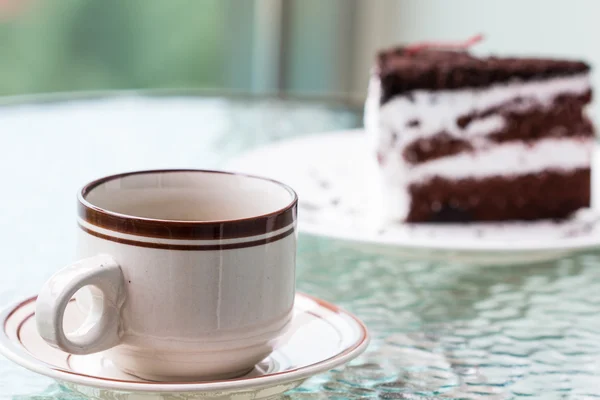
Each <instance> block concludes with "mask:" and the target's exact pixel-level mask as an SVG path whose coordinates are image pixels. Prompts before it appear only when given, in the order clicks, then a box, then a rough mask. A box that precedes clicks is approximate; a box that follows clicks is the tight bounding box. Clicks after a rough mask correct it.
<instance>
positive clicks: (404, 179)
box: [379, 138, 594, 219]
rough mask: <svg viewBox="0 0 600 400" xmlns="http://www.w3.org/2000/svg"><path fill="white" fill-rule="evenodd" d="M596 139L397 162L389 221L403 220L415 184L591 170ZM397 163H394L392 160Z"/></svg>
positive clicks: (385, 201) (389, 186) (387, 196)
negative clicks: (426, 160) (550, 171)
mask: <svg viewBox="0 0 600 400" xmlns="http://www.w3.org/2000/svg"><path fill="white" fill-rule="evenodd" d="M593 148H594V139H593V138H585V139H573V138H564V139H556V138H552V139H542V140H539V141H537V142H535V143H534V144H532V145H528V144H526V143H524V142H507V143H502V144H498V145H494V146H490V147H489V148H487V149H485V150H483V149H482V150H480V151H477V152H463V153H459V154H456V155H453V156H448V157H443V158H439V159H435V160H431V161H428V162H425V163H422V164H417V165H415V166H410V165H408V164H406V163H403V160H402V159H401V158H398V159H396V160H395V161H396V162H400V163H402V165H398V164H397V165H395V166H393V167H392V168H394V171H395V173H394V174H389V172H390V169H384V170H383V172H384V173H385V172H387V174H385V175H384V181H383V182H382V186H381V189H382V191H381V198H380V199H379V201H381V202H382V203H381V204H382V205H383V207H384V209H385V211H384V214H385V217H386V218H393V219H403V218H405V217H406V215H407V213H408V207H409V204H410V200H409V195H408V191H407V188H408V186H409V185H411V184H413V183H420V182H426V181H427V180H429V179H431V178H433V177H440V178H446V179H452V180H459V179H467V178H475V179H484V178H488V177H491V176H511V175H512V176H518V175H525V174H531V173H539V172H542V171H546V170H552V171H565V172H568V171H572V170H574V169H577V168H590V166H591V162H592V155H593ZM392 161H393V160H392ZM398 171H402V172H401V173H399V172H398Z"/></svg>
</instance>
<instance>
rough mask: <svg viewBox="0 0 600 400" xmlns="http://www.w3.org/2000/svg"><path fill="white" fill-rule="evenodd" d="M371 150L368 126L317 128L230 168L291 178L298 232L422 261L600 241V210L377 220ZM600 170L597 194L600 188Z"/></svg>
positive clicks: (512, 255)
mask: <svg viewBox="0 0 600 400" xmlns="http://www.w3.org/2000/svg"><path fill="white" fill-rule="evenodd" d="M369 148H370V146H369V144H368V143H367V135H366V133H365V132H364V131H363V130H351V131H338V132H329V133H323V134H314V135H310V136H304V137H300V138H296V139H291V140H287V141H282V142H277V143H274V144H272V145H269V146H267V147H263V148H259V149H257V150H254V151H250V152H248V153H246V154H244V155H242V156H241V157H239V158H237V159H235V160H233V161H232V162H231V163H230V164H229V165H228V168H229V169H230V170H233V171H239V172H245V173H251V174H257V175H262V176H267V177H270V178H273V179H276V180H279V181H282V182H285V183H287V184H289V185H290V186H292V187H293V188H294V189H295V190H296V191H297V192H298V194H299V198H300V204H299V206H300V209H299V216H300V217H299V225H298V228H299V230H300V232H304V233H309V234H312V235H317V236H324V237H329V238H334V239H339V240H343V241H346V242H351V243H352V245H353V247H356V245H360V246H361V247H364V248H367V249H368V250H375V251H379V252H382V251H383V252H392V253H395V254H401V255H403V256H408V257H410V258H418V259H431V260H445V261H446V260H456V261H461V262H473V263H483V264H512V263H521V262H536V261H545V260H551V259H555V258H559V257H562V256H564V255H567V254H569V253H572V252H575V251H581V250H588V249H592V248H597V247H599V246H600V223H599V221H600V213H598V212H596V211H594V210H582V212H580V213H577V214H576V215H575V216H574V217H572V218H571V219H569V220H566V221H564V222H560V223H558V222H552V221H536V222H528V223H518V222H511V223H471V224H407V223H401V222H396V223H386V224H381V223H378V222H376V218H373V212H374V209H376V208H377V206H376V205H374V204H373V196H372V195H369V193H370V192H372V190H377V189H376V187H375V186H374V183H373V181H374V179H373V177H374V176H375V175H374V174H377V171H376V167H374V165H373V164H374V162H373V161H372V158H373V157H372V154H371V153H370V152H369ZM598 167H600V165H598ZM596 171H598V169H597V168H596ZM598 175H599V174H595V176H594V182H593V187H592V188H593V192H597V190H598V189H599V188H600V182H598ZM594 194H595V193H594ZM593 197H594V198H598V196H593Z"/></svg>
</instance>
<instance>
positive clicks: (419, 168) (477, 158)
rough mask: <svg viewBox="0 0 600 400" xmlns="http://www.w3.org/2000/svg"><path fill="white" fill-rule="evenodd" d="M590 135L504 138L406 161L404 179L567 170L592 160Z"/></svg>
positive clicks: (421, 179)
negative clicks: (530, 141)
mask: <svg viewBox="0 0 600 400" xmlns="http://www.w3.org/2000/svg"><path fill="white" fill-rule="evenodd" d="M592 150H593V139H589V138H587V139H572V138H564V139H557V138H552V139H542V140H539V141H537V142H535V143H534V144H531V145H529V144H527V143H524V142H507V143H502V144H497V145H492V146H490V147H489V148H487V149H485V150H484V149H482V150H479V151H474V152H462V153H458V154H456V155H453V156H448V157H441V158H438V159H434V160H431V161H427V162H424V163H421V164H417V165H414V166H408V165H406V166H405V168H406V178H407V180H406V183H408V184H411V183H414V182H423V181H426V180H428V179H430V178H432V177H434V176H438V177H442V178H449V179H465V178H476V179H481V178H486V177H490V176H495V175H502V176H506V175H523V174H531V173H538V172H542V171H544V170H548V169H551V170H555V171H569V170H573V169H577V168H588V167H589V166H590V164H591V157H592Z"/></svg>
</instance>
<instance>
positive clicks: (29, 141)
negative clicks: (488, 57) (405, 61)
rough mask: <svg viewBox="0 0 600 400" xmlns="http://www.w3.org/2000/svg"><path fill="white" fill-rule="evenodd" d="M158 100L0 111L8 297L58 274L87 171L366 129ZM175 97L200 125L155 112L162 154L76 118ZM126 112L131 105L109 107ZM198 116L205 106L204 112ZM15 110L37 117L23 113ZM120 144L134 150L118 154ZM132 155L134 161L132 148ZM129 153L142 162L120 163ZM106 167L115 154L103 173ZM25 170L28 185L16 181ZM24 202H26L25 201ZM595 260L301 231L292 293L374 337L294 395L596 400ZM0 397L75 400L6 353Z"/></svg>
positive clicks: (2, 294)
mask: <svg viewBox="0 0 600 400" xmlns="http://www.w3.org/2000/svg"><path fill="white" fill-rule="evenodd" d="M154 101H157V102H158V104H154V105H148V104H146V103H144V102H143V101H142V102H141V103H140V100H139V99H137V100H136V99H131V98H129V99H121V100H119V101H113V100H102V101H99V100H93V101H88V102H75V103H70V104H62V103H48V104H46V105H41V106H40V105H34V106H19V107H5V108H2V109H0V126H2V127H3V131H2V132H3V140H4V146H3V147H2V148H0V166H2V169H3V171H4V172H5V174H4V178H3V179H4V184H5V186H4V190H3V191H2V193H3V196H2V198H0V205H2V207H0V220H2V221H3V232H2V233H1V235H2V236H0V239H1V240H2V242H3V243H5V244H6V245H5V246H3V250H2V251H3V256H4V257H3V264H2V266H1V267H0V268H2V269H1V271H2V276H3V279H2V283H1V284H0V300H1V301H2V303H3V304H5V303H7V302H9V301H13V300H17V299H19V298H20V297H22V296H25V295H30V294H32V293H34V292H35V290H37V288H39V286H40V285H41V283H42V282H43V281H44V280H45V279H46V278H47V277H48V276H49V275H50V273H51V272H52V271H54V270H56V268H58V267H60V266H62V265H64V264H65V263H67V262H68V261H70V260H72V250H73V246H74V240H73V235H74V229H75V228H74V227H72V226H71V225H73V224H72V223H71V222H72V221H73V218H72V217H73V214H72V213H74V206H73V204H72V203H73V195H74V193H75V190H76V189H77V187H78V185H79V184H80V183H83V182H84V181H86V180H88V179H89V177H90V176H91V175H97V174H104V173H107V172H111V171H112V169H131V168H133V167H138V166H143V167H145V166H146V165H153V164H160V165H159V166H163V165H165V164H167V165H173V166H180V165H185V166H196V167H214V166H219V165H222V163H223V162H224V161H225V160H226V159H228V158H229V157H232V156H234V155H235V154H238V153H239V152H240V151H243V150H244V149H247V148H251V147H254V146H257V145H260V144H262V143H265V142H267V141H271V140H280V139H282V138H285V137H289V136H293V135H297V134H303V133H309V132H315V131H320V130H332V129H341V128H347V127H353V126H356V125H359V124H360V115H359V113H358V112H357V111H356V110H351V109H346V108H344V107H340V106H331V105H324V104H319V103H303V102H297V101H285V102H282V101H275V100H254V101H249V100H225V99H215V98H207V99H195V98H188V99H185V100H181V99H179V100H177V101H176V102H175V103H169V102H170V101H174V100H173V99H168V98H163V99H155V100H154ZM140 105H141V106H143V107H140ZM174 105H177V107H179V108H178V109H180V110H181V109H185V107H192V110H193V113H192V114H193V115H196V114H201V118H199V119H198V121H197V123H198V124H200V125H199V126H198V129H197V131H198V134H197V137H196V139H195V140H194V139H192V138H193V137H194V135H193V133H186V132H187V131H186V129H190V124H192V125H191V126H192V127H193V126H194V125H193V122H194V121H190V120H189V116H184V115H183V114H185V113H175V114H174V115H171V116H167V117H165V118H166V121H167V122H169V123H172V124H173V127H174V128H173V130H172V131H171V132H170V137H171V139H170V141H175V142H176V143H173V144H172V146H171V147H166V146H167V143H168V142H169V141H165V140H166V139H164V137H162V136H161V137H159V136H152V135H155V134H156V133H150V134H146V135H144V134H143V133H144V130H145V128H144V130H142V131H140V132H141V133H139V134H138V133H135V132H134V133H131V132H129V133H127V134H124V136H122V137H120V138H119V139H117V135H116V132H115V131H114V129H116V128H115V127H113V126H112V125H111V126H108V127H107V128H108V129H112V130H109V131H104V132H103V128H104V127H103V126H100V127H89V126H88V127H87V128H86V127H85V126H83V127H82V126H80V125H78V120H77V118H79V117H77V115H83V114H84V116H87V117H86V118H87V119H91V120H94V118H97V116H96V117H94V115H96V114H98V113H100V112H103V113H104V114H102V115H103V116H104V118H108V119H110V118H115V119H118V120H119V121H120V124H123V123H126V122H127V121H129V119H130V118H133V117H134V116H136V115H137V114H136V113H139V112H141V111H139V110H149V109H150V110H151V109H152V107H153V106H157V107H159V108H160V107H163V106H169V107H170V106H174ZM73 107H75V108H73ZM79 107H80V108H79ZM127 107H129V109H130V110H134V109H135V110H138V109H139V110H138V111H135V112H134V111H131V114H130V115H129V114H128V116H126V117H123V116H122V115H121V116H119V115H120V114H122V113H123V109H128V108H127ZM136 107H137V108H136ZM169 107H167V108H169ZM73 110H75V111H76V113H74V111H73ZM86 110H87V111H86ZM202 110H204V111H207V110H208V111H210V112H208V111H207V112H208V114H206V115H205V114H203V111H202ZM82 113H83V114H82ZM85 113H88V114H85ZM25 117H32V118H30V119H28V120H27V122H23V121H25V120H24V118H25ZM82 118H83V117H82ZM152 118H156V116H153V117H149V119H152ZM52 121H54V122H52ZM53 124H54V125H53ZM109 125H110V124H109ZM134 126H137V125H131V126H130V127H129V128H131V129H134V130H135V129H136V128H132V127H134ZM44 127H45V129H43V128H44ZM9 128H10V129H11V130H13V132H12V134H11V132H7V131H6V129H9ZM148 131H151V130H150V128H148ZM152 132H154V131H152ZM156 135H158V134H156ZM142 138H146V142H143V141H141V139H142ZM185 140H189V141H190V142H182V141H185ZM84 145H93V146H95V148H96V149H98V150H99V151H100V154H99V155H97V156H89V155H88V156H81V155H77V154H75V151H83V150H84V149H85V146H84ZM125 145H126V146H129V150H128V151H123V150H119V149H122V148H123V146H125ZM65 146H66V147H65ZM73 146H74V147H73ZM140 148H142V149H143V150H144V152H143V155H139V154H138V153H139V152H138V151H134V150H135V149H137V150H140ZM340 151H342V149H340ZM127 154H129V155H130V157H133V158H135V157H143V158H140V159H139V160H138V159H135V160H133V161H132V160H131V159H129V160H125V159H124V158H125V156H126V155H127ZM67 156H70V158H69V157H67ZM153 157H154V158H153ZM102 160H110V163H109V164H110V166H106V165H105V164H103V163H102ZM84 161H85V165H84V164H83V163H84ZM73 163H75V165H73ZM191 164H194V165H191ZM130 167H131V168H130ZM24 179H25V180H27V181H26V182H36V185H35V186H34V185H28V186H27V185H25V186H27V187H23V185H24V182H23V180H24ZM32 195H35V198H29V197H27V196H32ZM69 202H71V203H69ZM65 204H66V205H65ZM598 260H599V258H598V255H597V254H592V253H588V254H579V255H575V256H571V257H568V258H565V259H562V260H558V261H555V262H548V263H540V264H534V265H526V266H516V265H515V266H501V267H500V266H499V267H478V266H473V265H461V264H448V263H443V262H422V261H419V262H415V261H406V260H403V259H402V258H399V257H394V256H393V255H386V256H383V255H378V254H372V253H364V252H360V251H358V250H356V249H353V248H352V246H351V245H348V244H344V243H341V242H337V241H333V240H327V239H320V238H314V237H308V236H305V235H301V236H300V244H299V258H298V288H299V290H302V291H304V292H307V293H310V294H313V295H317V296H320V297H322V298H324V299H326V300H329V301H333V302H336V303H338V304H339V305H340V306H342V307H344V308H346V309H348V310H350V311H352V312H354V313H356V314H357V315H358V316H360V317H361V318H362V319H363V320H364V321H365V322H366V323H367V325H368V327H369V328H370V330H371V333H372V335H373V341H372V344H371V346H370V348H369V350H367V352H366V353H365V354H364V355H363V356H361V357H360V358H359V359H357V360H355V361H353V362H352V363H350V365H348V366H346V367H345V368H340V369H338V370H334V371H331V372H329V373H326V374H323V375H320V376H317V377H314V378H312V379H310V380H309V381H307V382H306V383H305V384H304V385H303V386H302V387H301V388H299V389H297V390H295V391H293V392H291V393H290V394H289V395H288V397H289V398H294V399H325V398H333V399H358V398H379V399H427V398H447V399H451V398H456V399H511V398H519V397H530V398H540V399H587V398H595V397H600V384H599V383H598V382H600V316H599V315H598V312H599V311H600V268H598V266H599V263H598ZM0 398H1V399H5V398H6V399H8V398H14V399H19V400H30V399H48V400H50V399H69V400H71V399H73V400H74V399H77V398H78V397H76V396H74V395H73V394H71V393H70V392H68V391H66V390H64V389H62V388H61V387H59V386H58V385H56V384H54V383H53V382H52V381H50V380H49V379H47V378H44V377H41V376H38V375H35V374H33V373H30V372H28V371H26V370H24V369H22V368H21V367H18V366H16V365H14V364H12V363H10V362H9V361H7V360H5V359H0Z"/></svg>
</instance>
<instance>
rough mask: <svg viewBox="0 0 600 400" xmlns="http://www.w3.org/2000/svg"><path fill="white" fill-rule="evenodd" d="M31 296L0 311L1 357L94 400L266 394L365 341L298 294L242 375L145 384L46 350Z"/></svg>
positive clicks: (352, 322) (348, 320) (332, 309)
mask: <svg viewBox="0 0 600 400" xmlns="http://www.w3.org/2000/svg"><path fill="white" fill-rule="evenodd" d="M35 299H36V298H35V297H32V298H29V299H27V300H25V301H23V302H21V303H19V304H17V305H15V306H12V307H9V308H7V309H5V310H4V311H3V312H2V313H1V314H0V322H1V323H2V326H3V327H4V329H3V330H2V332H1V333H0V353H2V354H3V355H4V356H6V357H7V358H9V359H10V360H12V361H14V362H15V363H17V364H19V365H21V366H23V367H25V368H27V369H29V370H31V371H34V372H37V373H39V374H42V375H46V376H48V377H50V378H53V379H55V380H57V381H58V382H59V383H61V384H63V385H64V386H66V387H68V388H69V389H71V390H73V391H75V392H77V393H80V394H82V395H85V396H88V397H93V398H123V396H124V394H132V395H135V397H136V399H137V398H139V396H140V395H143V394H147V395H149V396H152V395H153V396H155V397H156V396H158V398H164V397H165V396H167V397H168V396H173V397H177V398H190V397H195V396H197V397H204V398H205V397H218V398H233V397H235V398H236V399H240V400H243V399H261V398H268V397H273V396H276V395H279V394H282V393H284V392H286V391H288V390H290V389H293V388H295V387H297V386H298V385H300V384H301V383H302V382H303V381H304V380H305V379H307V378H309V377H310V376H312V375H315V374H318V373H321V372H325V371H328V370H330V369H332V368H335V367H338V366H341V365H343V364H345V363H347V362H348V361H350V360H352V359H353V358H355V357H357V356H358V355H359V354H361V353H362V352H363V351H364V350H365V349H366V347H367V345H368V342H369V335H368V332H367V328H366V327H365V325H364V324H363V323H362V322H361V321H360V320H359V319H358V318H356V317H355V316H353V315H352V314H350V313H348V312H346V311H343V310H341V309H340V308H338V307H336V306H335V305H333V304H330V303H327V302H325V301H323V300H320V299H317V298H314V297H311V296H308V295H305V294H297V295H296V301H295V305H294V317H293V319H292V324H291V327H290V329H289V330H288V332H287V333H286V334H285V335H284V336H283V337H282V338H281V340H280V341H279V343H278V344H277V346H276V348H275V350H274V351H273V353H272V354H271V355H270V356H269V357H268V358H266V359H265V360H263V361H262V362H261V363H259V364H258V365H256V366H255V368H254V369H253V370H252V371H251V372H249V373H248V374H247V375H245V376H243V377H240V378H235V379H229V380H221V381H207V382H155V381H147V380H144V379H141V378H137V377H135V376H132V375H129V374H127V373H124V372H122V371H120V370H118V369H117V368H115V366H114V365H113V364H112V363H111V362H110V361H109V360H107V359H106V358H105V357H104V356H103V355H102V353H97V354H91V355H85V356H77V355H72V354H68V353H65V352H63V351H61V350H57V349H54V348H52V347H50V346H49V345H47V344H46V342H44V341H43V340H42V338H41V337H40V336H39V334H38V332H37V329H36V324H35V313H34V310H35ZM84 318H85V315H84V314H83V313H82V312H81V310H80V309H79V307H78V306H77V305H76V304H75V302H74V301H72V302H71V303H70V305H69V306H68V307H67V310H66V313H65V325H66V328H67V329H69V330H72V329H74V328H77V327H78V326H79V325H80V324H81V322H82V321H83V320H84ZM115 391H118V393H115ZM117 395H118V396H117Z"/></svg>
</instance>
